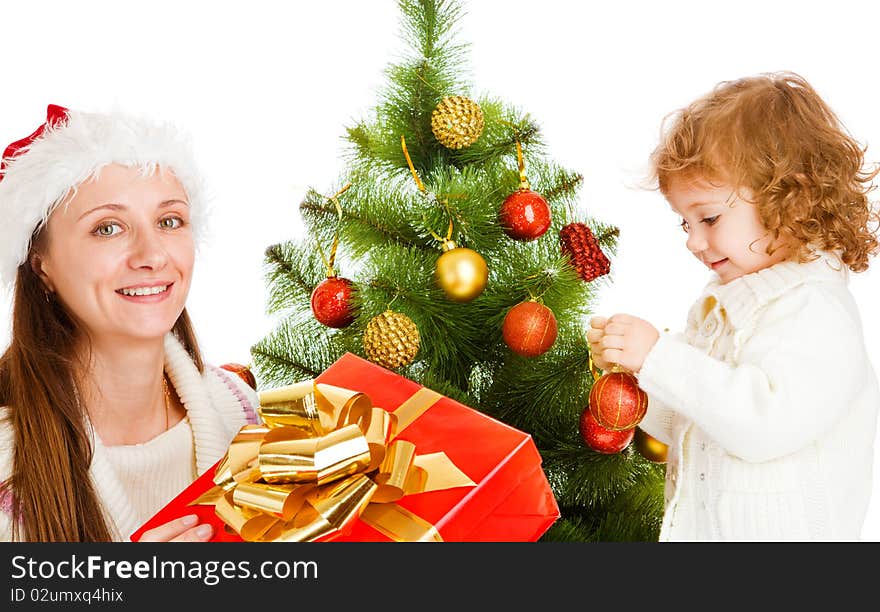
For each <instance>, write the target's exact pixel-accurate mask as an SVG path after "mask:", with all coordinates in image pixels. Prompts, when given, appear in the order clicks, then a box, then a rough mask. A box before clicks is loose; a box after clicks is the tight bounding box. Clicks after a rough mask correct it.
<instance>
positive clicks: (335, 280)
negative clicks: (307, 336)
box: [312, 276, 354, 328]
mask: <svg viewBox="0 0 880 612" xmlns="http://www.w3.org/2000/svg"><path fill="white" fill-rule="evenodd" d="M353 288H354V284H353V283H352V282H351V281H350V280H348V279H347V278H340V277H338V276H330V277H328V278H326V279H324V280H323V281H321V282H320V283H318V285H317V286H316V287H315V289H314V290H313V291H312V313H313V314H314V315H315V318H316V319H317V320H318V321H319V322H320V323H322V324H324V325H326V326H327V327H337V328H338V327H345V326H347V325H350V324H351V322H352V321H354V314H352V309H351V293H352V290H353Z"/></svg>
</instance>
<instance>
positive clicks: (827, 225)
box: [650, 72, 880, 272]
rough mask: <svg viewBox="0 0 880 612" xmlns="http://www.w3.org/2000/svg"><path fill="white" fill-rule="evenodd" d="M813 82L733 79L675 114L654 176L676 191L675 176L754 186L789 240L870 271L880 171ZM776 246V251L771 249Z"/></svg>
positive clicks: (806, 255)
mask: <svg viewBox="0 0 880 612" xmlns="http://www.w3.org/2000/svg"><path fill="white" fill-rule="evenodd" d="M864 155H865V148H863V147H862V146H861V145H860V144H859V143H858V142H857V141H856V140H855V139H854V138H853V137H852V136H851V135H850V134H849V133H848V132H847V130H846V129H845V128H844V127H843V125H842V123H841V122H840V120H839V119H838V117H837V115H835V113H834V112H833V111H832V110H831V109H830V108H829V107H828V105H827V104H826V103H825V102H824V101H823V100H822V98H820V97H819V95H818V94H817V93H816V91H815V90H814V89H813V87H812V86H810V84H809V83H807V81H806V80H805V79H804V78H803V77H801V76H799V75H797V74H794V73H792V72H776V73H765V74H760V75H756V76H752V77H747V78H742V79H738V80H735V81H723V82H721V83H719V84H718V85H716V86H715V88H714V89H713V90H712V91H711V92H710V93H709V94H707V95H706V96H703V97H701V98H699V99H697V100H696V101H694V102H692V103H691V104H689V105H688V106H686V107H685V108H682V109H679V110H677V111H675V112H673V113H671V114H670V115H668V116H667V117H666V118H665V119H664V121H663V126H662V137H661V141H660V144H659V145H658V146H657V148H656V149H655V150H654V152H653V153H652V154H651V160H650V161H651V171H652V176H651V178H652V179H653V181H654V185H655V187H656V188H659V189H660V191H662V192H664V193H665V192H666V189H667V187H668V185H669V181H670V179H671V178H672V177H674V176H679V177H687V178H702V179H705V180H709V181H712V182H716V181H718V182H722V183H728V184H730V185H731V186H732V187H735V188H737V189H740V188H743V187H745V188H747V189H749V190H750V191H751V192H752V194H753V195H754V199H753V201H754V204H755V205H756V206H757V207H758V214H759V215H760V218H761V221H762V222H763V223H764V226H765V227H766V228H767V229H768V231H770V233H771V235H772V236H773V238H774V240H772V241H771V242H770V244H771V246H772V245H774V244H779V243H786V244H792V245H797V246H796V252H795V254H796V256H797V258H798V260H799V261H807V260H808V259H810V253H811V251H812V250H813V249H814V248H819V249H823V250H837V251H840V253H841V258H842V260H843V262H844V264H846V265H847V266H848V267H849V268H850V269H851V270H852V271H854V272H863V271H864V270H867V268H868V259H869V257H871V256H872V255H876V254H877V252H878V251H880V244H878V240H877V227H878V225H880V213H878V211H877V210H876V209H875V208H874V207H873V206H872V203H871V202H870V201H869V199H868V194H869V193H870V192H871V191H872V190H873V189H874V186H873V185H872V183H871V182H872V180H873V179H874V177H875V176H876V175H877V174H878V172H880V168H877V167H874V168H873V169H869V168H866V166H865V158H864ZM770 248H771V247H768V252H769V250H770Z"/></svg>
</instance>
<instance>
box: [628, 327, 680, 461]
mask: <svg viewBox="0 0 880 612" xmlns="http://www.w3.org/2000/svg"><path fill="white" fill-rule="evenodd" d="M671 338H673V339H674V340H676V341H678V342H684V339H685V336H684V334H675V335H673V336H671ZM639 384H640V386H641V381H640V382H639ZM674 415H675V411H674V410H673V409H672V408H671V407H670V406H669V405H668V404H666V403H665V402H664V401H663V400H662V399H661V398H660V396H659V395H656V394H651V393H648V412H647V413H646V414H645V417H644V418H643V419H642V421H641V422H640V423H639V427H640V428H641V429H643V430H644V431H646V432H647V433H648V434H649V435H651V436H653V437H654V438H657V439H658V440H660V441H661V442H663V444H666V445H667V446H668V445H671V444H672V418H673V416H674Z"/></svg>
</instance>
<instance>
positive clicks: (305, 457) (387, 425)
mask: <svg viewBox="0 0 880 612" xmlns="http://www.w3.org/2000/svg"><path fill="white" fill-rule="evenodd" d="M441 397H442V396H441V395H440V394H439V393H437V392H435V391H432V390H430V389H425V388H422V389H420V390H419V391H417V392H416V393H415V394H413V396H412V397H410V398H409V399H408V400H406V401H405V402H404V403H403V404H401V406H400V407H398V408H397V410H395V411H394V412H387V411H385V410H383V409H381V408H378V407H374V406H373V405H372V402H371V401H370V398H369V397H368V396H367V395H365V394H363V393H360V392H357V391H352V390H350V389H345V388H342V387H335V386H333V385H325V384H316V383H314V381H307V382H305V383H298V384H295V385H288V386H286V387H280V388H277V389H270V390H267V391H262V392H260V414H261V416H262V418H263V422H264V423H265V424H264V425H246V426H244V427H242V428H241V430H240V431H239V433H238V435H237V436H236V437H235V439H234V440H233V441H232V444H230V447H229V449H228V451H227V454H226V456H225V457H224V458H223V460H222V461H221V462H220V463H219V464H218V466H217V469H216V471H215V475H214V483H215V484H216V485H217V486H216V487H214V488H213V489H212V490H210V491H208V492H206V493H205V494H203V495H202V496H201V497H199V498H198V499H197V500H195V501H194V502H192V503H193V504H206V505H213V506H214V509H215V512H216V514H217V516H219V517H220V518H221V519H222V520H223V522H224V523H225V524H226V528H227V530H232V531H234V532H235V533H237V534H238V535H239V536H240V537H241V538H242V539H243V540H245V541H250V542H253V541H284V542H290V541H314V540H318V539H332V538H333V537H336V536H338V534H340V533H343V532H345V530H346V529H348V528H349V527H350V526H351V525H352V524H353V523H354V521H355V520H357V519H358V518H360V519H361V520H363V521H364V522H366V523H367V524H369V525H371V526H372V527H374V528H375V529H378V530H379V531H380V532H381V533H383V534H385V535H387V536H388V537H389V538H391V539H392V540H396V541H416V540H419V541H440V540H442V538H441V537H440V534H439V532H438V531H437V530H436V528H434V526H433V525H431V524H430V523H428V522H427V521H425V520H424V519H422V518H421V517H418V516H416V515H415V514H413V513H412V512H410V511H408V510H406V509H404V508H403V507H401V506H398V505H397V504H395V503H393V502H396V501H398V500H400V499H402V498H403V497H405V496H407V495H413V494H416V493H426V492H429V491H438V490H442V489H449V488H454V487H461V486H476V485H475V483H474V482H473V481H472V480H471V479H470V478H469V477H468V476H467V475H466V474H464V473H463V472H462V471H461V470H460V469H458V467H456V466H455V464H454V463H453V462H452V461H451V460H450V459H449V457H447V456H446V454H445V453H442V452H438V453H431V454H426V455H419V454H418V451H417V446H416V444H414V443H413V442H410V441H407V440H397V439H396V437H397V436H398V435H399V434H400V433H401V432H402V431H403V430H404V429H406V427H407V426H409V425H410V423H412V422H413V421H415V420H416V419H418V418H419V417H420V416H421V415H422V414H424V412H425V411H427V410H428V409H429V408H430V407H431V406H433V405H434V404H435V403H436V402H437V401H438V400H439V399H440V398H441Z"/></svg>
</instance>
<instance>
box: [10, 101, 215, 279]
mask: <svg viewBox="0 0 880 612" xmlns="http://www.w3.org/2000/svg"><path fill="white" fill-rule="evenodd" d="M109 164H121V165H123V166H127V167H132V168H140V169H142V170H143V171H144V172H145V173H149V172H154V171H155V170H156V169H157V168H159V167H161V168H166V169H169V170H171V171H172V172H173V173H174V175H175V176H176V177H177V179H178V180H179V181H180V183H181V185H182V186H183V188H184V190H186V194H187V197H188V198H189V203H190V208H191V220H192V221H191V222H192V227H193V230H194V232H195V233H196V236H197V237H199V236H200V233H201V226H202V223H201V219H200V218H201V215H202V214H203V213H204V208H205V206H204V202H203V201H202V199H203V191H204V189H203V185H202V180H201V178H200V174H199V172H198V169H197V167H196V164H195V160H194V158H193V154H192V150H191V147H190V145H189V142H188V140H187V139H186V138H184V137H183V135H182V134H181V133H180V132H179V131H178V130H177V129H175V128H174V127H172V126H171V125H168V124H159V123H155V122H152V121H148V120H146V119H143V118H139V117H134V116H130V115H124V114H119V113H85V112H78V111H71V110H68V109H66V108H64V107H61V106H56V105H54V104H50V105H49V107H48V109H47V111H46V122H45V123H44V124H43V125H41V126H40V127H39V128H37V130H36V131H35V132H34V133H33V134H31V135H30V136H28V137H26V138H23V139H21V140H18V141H16V142H14V143H12V144H11V145H9V146H8V147H6V150H5V152H4V153H3V159H2V164H0V219H2V222H0V284H3V285H6V286H9V287H11V286H12V284H13V283H14V282H15V277H16V271H17V268H18V267H19V266H20V265H21V264H23V263H24V262H25V261H26V259H27V254H28V250H29V248H30V242H31V237H32V236H33V235H34V232H35V231H37V230H38V229H40V228H41V227H43V225H44V224H45V223H46V220H47V219H48V218H49V215H51V214H52V211H53V210H55V208H56V207H57V206H58V205H59V204H60V203H62V202H63V201H64V200H65V199H67V197H68V196H69V195H70V194H71V193H72V190H75V189H76V187H77V185H79V184H80V183H82V182H84V181H86V180H87V179H89V178H90V177H92V176H94V175H95V174H96V173H97V172H98V171H100V169H101V168H103V167H104V166H107V165H109Z"/></svg>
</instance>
